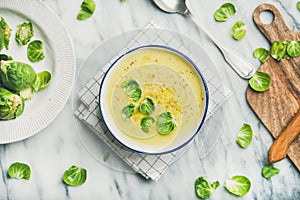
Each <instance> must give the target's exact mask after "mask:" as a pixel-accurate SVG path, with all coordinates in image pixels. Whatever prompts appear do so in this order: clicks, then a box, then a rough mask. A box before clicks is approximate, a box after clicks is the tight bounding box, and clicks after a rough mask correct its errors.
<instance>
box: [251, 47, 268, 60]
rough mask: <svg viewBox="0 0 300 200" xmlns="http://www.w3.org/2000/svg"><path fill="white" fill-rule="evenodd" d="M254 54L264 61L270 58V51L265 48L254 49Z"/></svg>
mask: <svg viewBox="0 0 300 200" xmlns="http://www.w3.org/2000/svg"><path fill="white" fill-rule="evenodd" d="M253 56H254V57H255V58H258V59H259V60H260V61H261V62H262V63H264V62H266V61H267V60H268V58H269V51H268V50H267V49H265V48H257V49H255V50H254V52H253Z"/></svg>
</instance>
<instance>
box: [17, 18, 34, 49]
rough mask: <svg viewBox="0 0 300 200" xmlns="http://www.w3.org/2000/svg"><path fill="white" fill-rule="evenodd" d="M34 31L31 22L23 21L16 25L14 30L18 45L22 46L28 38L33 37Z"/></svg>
mask: <svg viewBox="0 0 300 200" xmlns="http://www.w3.org/2000/svg"><path fill="white" fill-rule="evenodd" d="M33 34H34V31H33V26H32V23H31V22H24V23H22V24H19V25H18V29H17V32H16V37H15V38H16V41H17V43H18V44H19V45H21V46H23V45H26V44H28V42H29V41H30V39H31V38H32V37H33Z"/></svg>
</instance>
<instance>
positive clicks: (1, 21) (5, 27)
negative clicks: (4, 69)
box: [0, 17, 11, 51]
mask: <svg viewBox="0 0 300 200" xmlns="http://www.w3.org/2000/svg"><path fill="white" fill-rule="evenodd" d="M0 27H1V29H0V31H1V32H2V33H3V35H2V36H3V39H2V40H1V37H2V36H0V42H1V41H2V42H3V43H4V46H5V49H6V50H8V48H9V41H10V36H11V29H10V28H9V26H8V24H7V23H6V21H5V20H4V19H3V17H1V19H0ZM2 48H3V44H2ZM2 48H1V45H0V51H1V49H2Z"/></svg>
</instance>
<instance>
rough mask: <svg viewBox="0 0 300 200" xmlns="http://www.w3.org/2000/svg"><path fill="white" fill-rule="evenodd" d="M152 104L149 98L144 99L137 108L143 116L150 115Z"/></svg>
mask: <svg viewBox="0 0 300 200" xmlns="http://www.w3.org/2000/svg"><path fill="white" fill-rule="evenodd" d="M154 109H155V107H154V102H153V100H152V99H151V98H149V97H147V98H146V99H144V100H143V101H142V103H141V105H140V107H139V111H140V112H141V113H143V114H145V115H150V114H151V113H152V112H153V111H154Z"/></svg>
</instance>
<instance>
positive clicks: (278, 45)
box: [270, 41, 287, 61]
mask: <svg viewBox="0 0 300 200" xmlns="http://www.w3.org/2000/svg"><path fill="white" fill-rule="evenodd" d="M286 46H287V45H286V43H285V42H278V41H275V42H273V44H272V47H271V50H270V55H271V56H272V57H273V58H274V59H276V60H278V61H279V60H281V59H282V58H284V56H285V55H286Z"/></svg>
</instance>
